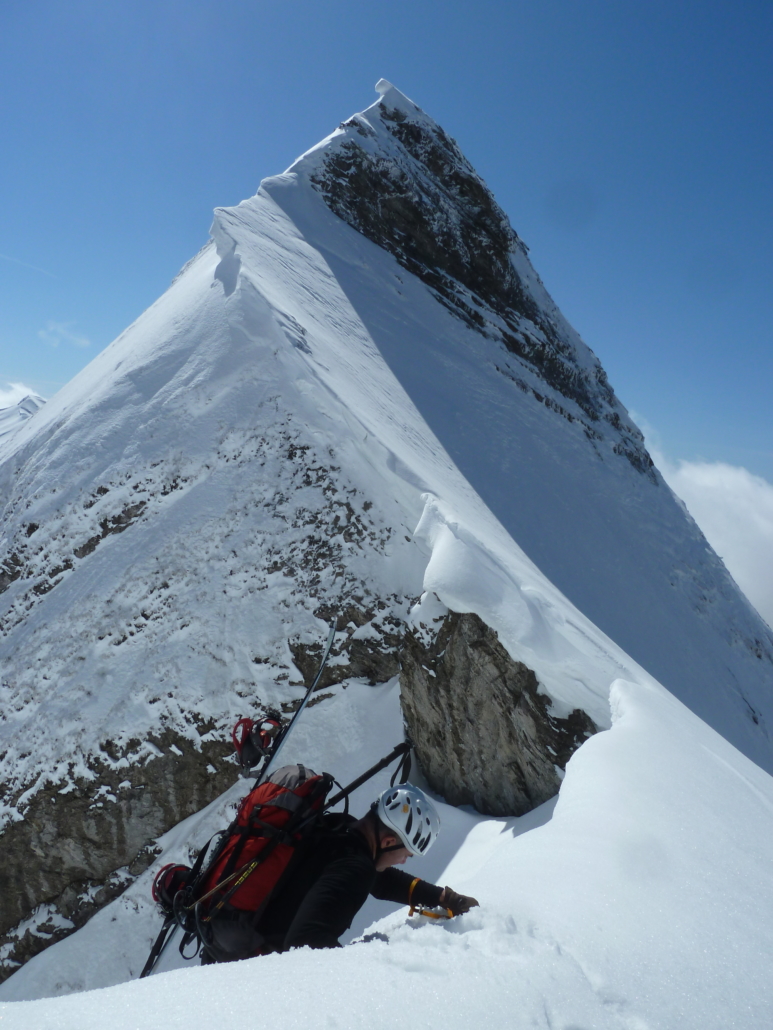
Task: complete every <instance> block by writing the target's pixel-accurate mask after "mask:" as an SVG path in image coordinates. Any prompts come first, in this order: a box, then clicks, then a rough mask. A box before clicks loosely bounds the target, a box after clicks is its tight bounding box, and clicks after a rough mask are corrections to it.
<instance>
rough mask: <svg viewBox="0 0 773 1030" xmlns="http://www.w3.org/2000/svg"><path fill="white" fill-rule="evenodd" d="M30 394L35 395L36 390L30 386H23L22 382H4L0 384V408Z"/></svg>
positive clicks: (21, 399)
mask: <svg viewBox="0 0 773 1030" xmlns="http://www.w3.org/2000/svg"><path fill="white" fill-rule="evenodd" d="M30 394H34V395H35V396H37V392H36V391H35V390H33V389H32V387H31V386H25V385H24V383H6V385H5V386H0V410H2V409H3V408H10V407H11V406H12V405H13V404H18V403H19V401H23V400H24V398H25V397H29V395H30Z"/></svg>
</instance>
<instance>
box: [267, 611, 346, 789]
mask: <svg viewBox="0 0 773 1030" xmlns="http://www.w3.org/2000/svg"><path fill="white" fill-rule="evenodd" d="M337 622H338V616H334V618H333V621H332V622H331V623H330V632H329V633H328V635H327V643H326V644H325V651H324V653H323V655H322V661H321V662H320V663H319V669H318V670H317V675H316V676H315V677H314V680H313V682H312V684H311V686H310V687H309V689H308V690H307V691H306V693H305V695H304V698H303V700H302V701H301V703H300V705H299V706H298V708H297V709H296V711H295V714H294V715H293V717H292V719H291V720H290V722H289V723H288V725H287V729H286V730H285V731H284V733H283V734H282V736H281V737H279V738H278V740H277V742H276V744H275V745H274V747H273V748H272V750H271V754H270V755H269V757H268V761H267V762H266V764H265V765H264V766H263V769H262V770H261V771H260V773H259V774H258V778H257V780H256V781H255V786H256V787H257V786H258V784H260V783H263V781H264V780H265V778H266V776H267V775H268V771H269V769H270V768H271V766H272V765H273V764H274V762H275V761H276V759H277V758H278V756H279V754H280V752H281V750H282V748H283V747H284V743H285V741H286V740H287V738H288V737H289V735H290V730H291V729H292V728H293V726H294V725H295V722H296V720H297V719H298V716H299V715H300V714H301V712H302V711H303V709H304V708H305V707H306V705H307V704H308V703H309V701H310V700H311V695H312V694H313V693H314V688H315V687H316V685H317V684H318V683H319V680H320V677H321V676H322V672H323V670H324V668H325V663H326V662H327V659H328V655H329V654H330V648H331V647H332V646H333V637H334V636H335V632H336V623H337Z"/></svg>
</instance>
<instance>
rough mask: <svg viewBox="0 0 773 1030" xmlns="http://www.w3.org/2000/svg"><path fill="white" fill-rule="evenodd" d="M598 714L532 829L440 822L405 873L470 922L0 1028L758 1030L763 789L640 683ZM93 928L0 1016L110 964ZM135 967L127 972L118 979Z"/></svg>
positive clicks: (151, 987) (106, 921)
mask: <svg viewBox="0 0 773 1030" xmlns="http://www.w3.org/2000/svg"><path fill="white" fill-rule="evenodd" d="M378 689H379V690H383V689H384V688H378ZM611 699H612V707H613V713H614V722H613V725H612V728H611V730H610V731H608V732H605V733H600V734H598V735H597V736H596V737H593V738H591V739H590V740H589V741H588V742H587V743H586V744H584V745H583V746H582V748H580V750H579V751H578V752H577V753H576V754H575V755H574V757H573V758H572V759H571V760H570V762H569V765H568V767H567V773H566V778H565V780H564V783H563V785H562V789H561V793H560V795H559V798H558V802H557V804H555V810H554V811H553V813H552V818H551V819H550V821H549V822H544V820H545V818H546V817H547V816H549V814H550V813H549V812H547V813H543V812H541V811H540V810H537V811H536V812H533V813H530V814H529V815H528V816H524V817H523V818H522V819H491V818H483V817H480V816H476V815H475V814H473V813H470V812H466V811H460V810H458V809H453V808H449V807H448V806H444V805H443V806H441V817H442V821H443V834H442V836H441V839H440V841H439V843H438V845H437V846H436V849H434V850H433V852H432V853H430V855H429V856H428V857H427V859H425V860H424V861H423V862H418V861H417V862H415V863H414V869H415V872H416V873H417V874H424V875H427V876H428V877H433V878H435V879H436V880H437V881H439V882H441V883H446V882H448V883H451V884H453V885H454V887H456V888H457V889H460V890H464V891H466V892H469V893H472V894H474V895H475V896H476V897H477V898H478V899H479V900H480V902H481V907H480V909H479V910H475V911H474V912H472V913H470V914H469V915H466V916H463V917H460V918H458V919H456V920H454V921H453V922H451V923H448V924H445V925H443V926H438V925H430V924H429V923H428V922H427V921H425V920H422V919H420V918H418V917H414V918H413V919H407V918H406V916H407V912H406V910H400V911H397V912H395V913H393V914H391V915H386V916H385V917H384V918H382V919H381V920H380V921H379V922H378V923H377V924H375V925H374V926H373V927H371V932H379V933H381V934H382V935H384V936H385V937H386V938H388V943H387V942H386V941H383V940H373V941H370V942H368V943H355V944H353V945H350V946H348V947H345V948H344V949H343V950H341V951H335V952H313V951H311V950H310V949H299V950H297V951H294V952H292V953H290V954H288V955H284V956H270V957H267V958H259V959H255V960H251V961H249V962H247V963H237V964H235V965H231V966H222V967H206V968H200V967H192V968H188V969H186V970H177V971H172V972H166V973H158V974H155V975H154V976H153V977H152V978H150V979H148V980H143V981H140V982H134V983H126V984H122V985H120V986H116V987H111V988H109V989H104V990H97V991H92V992H89V993H85V994H75V995H71V996H70V997H65V998H55V999H47V1000H40V1001H31V1002H12V1001H8V1002H0V1019H2V1025H3V1027H4V1028H6V1027H7V1028H9V1030H33V1028H34V1030H91V1028H94V1030H96V1028H100V1030H101V1028H102V1027H104V1026H106V1025H110V1026H111V1027H112V1028H113V1030H135V1028H136V1027H137V1026H140V1025H141V1026H142V1027H143V1028H146V1030H156V1028H158V1030H174V1028H176V1027H181V1028H182V1027H186V1028H188V1030H198V1028H202V1030H204V1028H206V1027H209V1026H212V1025H216V1024H218V1023H220V1022H221V1021H222V1019H223V1017H224V1013H227V1014H228V1021H229V1022H237V1023H245V1024H249V1023H250V1022H251V1021H253V1020H254V1019H256V1018H259V1019H260V1020H261V1021H264V1022H266V1023H267V1025H276V1026H282V1027H287V1028H288V1030H291V1028H296V1027H297V1028H304V1030H305V1028H307V1027H311V1026H320V1027H322V1026H326V1027H327V1026H329V1027H341V1028H343V1027H355V1026H363V1025H368V1026H372V1027H374V1028H382V1027H383V1028H388V1027H392V1026H394V1025H395V1024H396V1023H397V1024H403V1025H408V1026H416V1027H419V1026H421V1027H438V1028H440V1027H443V1028H447V1030H452V1028H456V1027H459V1028H462V1027H469V1026H471V1025H490V1026H495V1027H514V1028H516V1027H517V1028H521V1027H523V1028H526V1027H544V1028H548V1030H555V1028H557V1027H560V1028H563V1030H580V1028H583V1030H586V1028H588V1030H589V1028H590V1027H595V1028H605V1030H606V1028H610V1030H611V1028H614V1030H618V1028H619V1030H645V1028H646V1030H672V1028H675V1027H679V1028H684V1030H692V1028H695V1030H714V1028H716V1030H727V1028H728V1027H738V1028H748V1030H761V1028H763V1027H766V1026H769V1025H770V1021H771V1017H773V986H771V985H773V975H771V974H773V959H772V958H771V956H773V929H772V928H771V923H770V920H769V919H768V918H767V914H768V913H769V912H770V910H771V905H772V904H773V882H772V881H771V878H770V875H769V855H770V850H771V846H773V779H771V777H770V776H768V775H767V774H766V773H764V772H762V771H761V770H760V769H759V768H758V767H756V766H754V765H753V764H752V763H751V762H749V760H748V759H746V758H744V757H743V756H742V755H741V754H740V753H739V752H738V751H736V750H735V749H734V748H733V747H732V746H730V745H729V744H728V743H727V742H726V741H724V740H723V739H722V738H720V737H719V736H718V735H717V734H716V733H715V732H714V731H712V730H710V729H709V728H708V727H707V726H706V725H705V724H703V723H701V722H700V720H698V719H697V718H696V717H695V716H694V715H693V714H692V713H691V712H689V711H688V710H687V709H686V708H684V706H683V705H681V704H680V703H679V702H678V701H676V700H675V699H674V698H673V697H671V696H670V695H669V694H668V693H667V692H666V691H665V690H663V689H662V688H661V687H659V686H658V685H657V684H655V683H654V682H653V681H652V680H650V679H649V677H647V676H646V674H644V673H641V674H640V675H639V676H637V678H636V680H635V681H625V680H617V681H615V683H614V684H613V686H612V691H611ZM383 701H387V702H388V701H389V698H388V697H387V698H383V699H382V702H383ZM322 707H323V706H320V708H319V709H313V710H312V713H310V714H313V713H314V711H318V712H319V711H320V709H321V708H322ZM553 804H554V803H553V802H549V803H548V805H546V806H544V807H545V808H547V809H552V808H553ZM540 822H543V823H544V824H543V825H539V824H540ZM535 824H536V826H535ZM451 855H453V857H450V856H451ZM449 858H450V860H449ZM420 866H421V868H419V867H420ZM137 903H138V902H137V900H135V899H132V903H131V905H130V906H129V907H130V908H134V907H135V906H136V905H137ZM124 904H125V902H124ZM118 905H119V903H118V902H116V903H114V905H113V906H112V908H113V909H115V908H116V906H118ZM384 907H385V906H383V903H381V908H382V910H383V908H384ZM109 913H110V909H107V910H105V911H103V912H102V913H100V915H99V916H98V917H96V918H95V919H94V920H92V923H91V924H89V926H88V927H87V928H86V930H84V931H81V932H80V933H79V934H77V935H76V936H75V937H74V938H71V939H70V940H68V941H65V942H63V943H62V944H59V945H56V946H55V947H54V948H52V949H51V950H50V951H48V952H46V953H45V954H44V955H42V956H40V957H39V958H37V959H34V960H33V961H32V962H31V963H30V964H29V965H28V966H27V967H25V969H24V970H23V971H22V973H20V974H17V976H15V977H13V978H12V979H11V980H9V981H8V982H7V984H6V985H5V986H4V987H3V988H2V990H1V991H0V997H2V998H4V999H8V998H14V997H16V996H23V995H24V986H25V985H26V987H27V990H29V989H30V984H31V983H32V982H34V976H35V973H36V972H37V974H38V976H39V977H40V979H41V980H43V981H45V980H46V976H47V975H48V976H50V975H51V971H52V965H53V963H54V959H55V953H56V952H57V951H61V952H65V953H66V952H67V949H68V948H69V949H70V952H69V955H70V960H69V961H68V960H67V958H66V957H64V956H62V957H60V961H59V965H58V971H59V976H60V978H61V977H64V978H65V979H67V978H68V977H73V978H74V980H75V981H76V982H77V981H78V979H81V980H82V979H83V977H84V975H85V970H86V969H87V968H88V966H89V965H92V966H93V965H95V963H94V962H93V956H95V955H100V957H102V956H104V961H105V962H106V963H107V964H108V965H110V964H113V965H114V964H115V963H116V960H115V957H114V956H115V955H116V952H119V953H121V952H122V951H125V950H126V949H127V941H126V937H125V936H124V934H125V932H126V928H127V927H128V926H129V925H130V924H129V923H128V919H125V920H124V921H123V923H121V922H116V921H115V916H116V913H115V911H114V912H113V917H112V919H111V918H110V916H109ZM376 913H377V908H376V906H375V904H374V903H371V914H372V915H376ZM134 918H135V920H140V919H141V916H140V915H139V914H135V916H134ZM119 927H121V929H122V933H121V936H120V937H119V936H117V930H118V928H119ZM89 931H90V933H89ZM79 938H81V939H82V949H81V950H80V951H77V950H76V951H75V952H74V953H73V950H72V949H73V946H74V945H76V942H78V939H79ZM146 943H147V942H146ZM128 950H130V951H131V948H129V949H128ZM143 957H144V956H141V954H135V955H133V956H131V958H132V962H133V965H134V971H135V974H136V969H137V965H136V963H137V962H138V961H141V958H143ZM90 958H92V961H91V962H89V959H90ZM124 960H125V959H124ZM25 974H26V977H25ZM92 975H93V974H92ZM291 984H292V985H296V986H295V987H293V988H292V989H288V987H287V985H291ZM278 985H282V986H281V988H279V987H278ZM15 987H16V991H14V988H15ZM59 988H60V989H61V981H60V984H59Z"/></svg>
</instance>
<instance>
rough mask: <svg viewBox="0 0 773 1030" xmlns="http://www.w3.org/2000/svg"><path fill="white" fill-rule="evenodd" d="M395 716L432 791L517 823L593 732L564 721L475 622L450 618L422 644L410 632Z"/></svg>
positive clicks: (578, 720) (528, 674) (528, 673)
mask: <svg viewBox="0 0 773 1030" xmlns="http://www.w3.org/2000/svg"><path fill="white" fill-rule="evenodd" d="M401 662H402V670H401V673H400V687H401V695H402V705H403V712H404V714H405V720H406V722H407V724H408V731H409V733H410V736H411V739H412V740H413V742H414V744H415V747H416V753H417V755H418V758H419V761H420V762H421V767H422V769H423V770H424V773H425V775H426V777H427V780H428V781H429V783H430V785H431V787H432V789H433V790H436V791H437V792H438V793H439V794H442V795H443V796H444V797H445V799H446V800H447V801H449V802H450V803H451V804H454V805H465V804H472V805H474V806H475V807H476V808H477V809H478V811H479V812H483V813H486V814H488V815H523V814H524V813H525V812H529V811H530V810H531V809H532V808H536V806H537V805H540V804H542V803H543V802H544V801H547V800H548V799H549V798H551V797H553V795H554V794H556V793H558V788H559V786H560V782H561V781H560V778H559V775H558V773H557V771H556V767H558V768H560V769H563V768H564V767H565V766H566V763H567V762H568V761H569V758H570V757H571V755H572V754H573V752H574V751H576V749H577V748H578V747H579V746H580V744H582V743H583V742H584V741H585V740H586V739H587V738H588V737H589V736H591V735H592V734H593V733H595V732H596V731H597V727H596V726H595V725H594V723H593V722H592V720H591V719H590V717H589V716H588V715H586V713H585V712H583V711H581V710H580V709H575V710H574V711H573V712H571V713H570V715H569V716H568V717H567V718H565V719H558V718H556V717H555V716H552V715H551V714H550V708H551V706H552V703H551V701H550V698H549V697H547V696H546V695H545V694H541V693H539V692H538V683H537V678H536V676H535V675H534V673H533V672H532V670H531V669H529V668H527V667H526V666H525V665H523V664H522V663H521V662H516V661H514V660H513V659H512V658H511V657H510V655H509V654H508V653H507V651H506V650H505V649H504V647H503V646H502V644H500V642H499V639H498V637H497V634H496V633H495V632H494V630H492V629H490V628H489V627H488V626H486V624H485V623H484V622H483V621H482V620H481V619H480V618H478V616H477V615H459V614H457V613H456V612H449V613H448V615H447V616H446V617H445V619H444V621H443V622H442V624H441V626H440V629H439V631H438V632H437V635H436V636H435V637H434V639H432V640H431V641H430V642H426V637H425V638H424V639H422V637H421V636H420V635H419V634H417V633H415V632H412V631H409V632H408V633H407V634H406V637H405V641H404V644H403V650H402V653H401Z"/></svg>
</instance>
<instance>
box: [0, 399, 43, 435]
mask: <svg viewBox="0 0 773 1030" xmlns="http://www.w3.org/2000/svg"><path fill="white" fill-rule="evenodd" d="M45 403H46V402H45V400H44V399H43V398H42V397H40V396H39V395H38V394H36V393H29V394H27V396H26V397H22V399H21V400H20V401H17V402H16V403H15V404H9V405H8V407H6V408H0V436H6V435H7V434H8V433H12V432H13V431H14V429H17V428H18V427H19V426H20V425H21V424H22V423H23V422H26V421H27V419H28V418H31V417H32V415H34V414H35V412H36V411H39V410H40V408H42V407H43V405H44V404H45Z"/></svg>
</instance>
